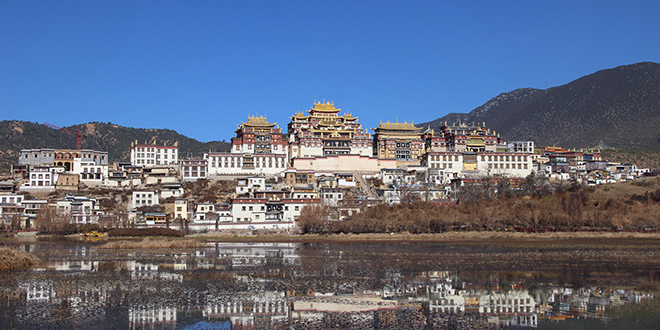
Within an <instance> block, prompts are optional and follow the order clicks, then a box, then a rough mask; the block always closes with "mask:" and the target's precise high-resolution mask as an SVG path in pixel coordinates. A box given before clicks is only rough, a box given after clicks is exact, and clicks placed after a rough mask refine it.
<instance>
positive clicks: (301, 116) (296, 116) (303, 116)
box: [291, 112, 307, 119]
mask: <svg viewBox="0 0 660 330" xmlns="http://www.w3.org/2000/svg"><path fill="white" fill-rule="evenodd" d="M294 117H295V118H297V119H305V118H306V117H307V116H305V114H304V113H302V112H296V114H295V115H293V116H291V119H293V118H294Z"/></svg>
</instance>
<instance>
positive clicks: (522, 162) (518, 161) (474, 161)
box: [422, 152, 532, 179]
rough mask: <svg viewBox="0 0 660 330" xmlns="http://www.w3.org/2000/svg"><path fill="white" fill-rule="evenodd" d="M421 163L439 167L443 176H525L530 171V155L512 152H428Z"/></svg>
mask: <svg viewBox="0 0 660 330" xmlns="http://www.w3.org/2000/svg"><path fill="white" fill-rule="evenodd" d="M422 165H424V166H426V167H428V168H429V169H439V170H441V171H442V172H444V177H446V178H448V179H451V178H458V177H478V176H508V177H526V176H528V175H529V174H531V173H532V157H531V154H527V153H512V152H428V153H426V154H425V155H424V157H422Z"/></svg>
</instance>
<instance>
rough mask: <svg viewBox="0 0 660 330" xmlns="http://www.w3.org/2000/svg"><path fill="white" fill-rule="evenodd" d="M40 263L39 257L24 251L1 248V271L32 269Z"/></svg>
mask: <svg viewBox="0 0 660 330" xmlns="http://www.w3.org/2000/svg"><path fill="white" fill-rule="evenodd" d="M38 263H39V258H37V257H35V256H33V255H31V254H29V253H27V252H23V251H19V250H14V249H10V248H0V271H3V270H20V269H30V268H32V267H33V266H35V265H36V264H38Z"/></svg>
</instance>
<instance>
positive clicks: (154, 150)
mask: <svg viewBox="0 0 660 330" xmlns="http://www.w3.org/2000/svg"><path fill="white" fill-rule="evenodd" d="M178 161H179V147H178V142H176V143H174V145H172V146H166V145H162V146H161V145H156V144H155V143H149V144H148V143H144V144H138V143H137V141H135V142H132V143H131V164H132V165H138V166H143V167H153V166H167V165H177V164H178Z"/></svg>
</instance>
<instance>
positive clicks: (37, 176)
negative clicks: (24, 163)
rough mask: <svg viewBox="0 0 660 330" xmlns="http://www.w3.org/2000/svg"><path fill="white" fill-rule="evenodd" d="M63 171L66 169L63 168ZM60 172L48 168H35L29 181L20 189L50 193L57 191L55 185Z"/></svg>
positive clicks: (29, 176) (29, 175) (31, 170)
mask: <svg viewBox="0 0 660 330" xmlns="http://www.w3.org/2000/svg"><path fill="white" fill-rule="evenodd" d="M61 170H62V171H63V170H64V169H63V168H61ZM58 174H59V171H57V169H56V168H51V167H47V166H35V167H32V169H30V172H29V173H28V181H27V182H26V183H25V184H24V185H22V186H21V187H20V190H26V191H40V192H49V191H54V190H55V183H56V182H57V176H58Z"/></svg>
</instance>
